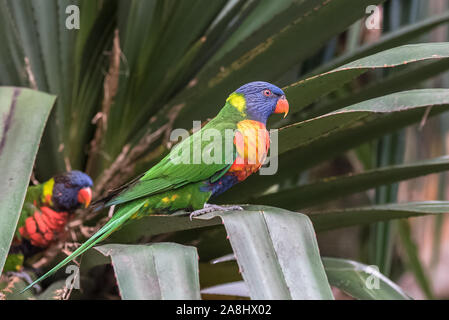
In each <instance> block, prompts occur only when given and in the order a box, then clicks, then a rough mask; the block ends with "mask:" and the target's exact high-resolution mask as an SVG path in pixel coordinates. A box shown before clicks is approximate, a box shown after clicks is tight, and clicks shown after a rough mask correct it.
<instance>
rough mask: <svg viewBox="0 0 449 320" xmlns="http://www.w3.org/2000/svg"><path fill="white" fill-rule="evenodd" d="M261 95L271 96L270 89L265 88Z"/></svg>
mask: <svg viewBox="0 0 449 320" xmlns="http://www.w3.org/2000/svg"><path fill="white" fill-rule="evenodd" d="M263 95H264V96H266V97H269V96H271V91H270V90H268V89H266V90H264V91H263Z"/></svg>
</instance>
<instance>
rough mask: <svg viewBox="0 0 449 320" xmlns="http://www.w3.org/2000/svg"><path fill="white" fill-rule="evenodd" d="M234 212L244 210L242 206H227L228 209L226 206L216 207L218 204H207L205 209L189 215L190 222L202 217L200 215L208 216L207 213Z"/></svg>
mask: <svg viewBox="0 0 449 320" xmlns="http://www.w3.org/2000/svg"><path fill="white" fill-rule="evenodd" d="M233 210H238V211H241V210H243V208H242V207H240V206H226V207H224V206H219V205H216V204H209V203H206V204H205V205H204V208H203V209H199V210H195V211H193V212H192V213H191V214H190V215H189V218H190V221H192V218H193V217H197V216H200V215H203V214H206V213H210V212H214V211H233Z"/></svg>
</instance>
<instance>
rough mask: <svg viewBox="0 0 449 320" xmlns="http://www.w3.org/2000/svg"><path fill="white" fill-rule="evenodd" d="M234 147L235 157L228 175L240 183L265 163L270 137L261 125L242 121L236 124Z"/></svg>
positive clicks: (251, 121)
mask: <svg viewBox="0 0 449 320" xmlns="http://www.w3.org/2000/svg"><path fill="white" fill-rule="evenodd" d="M234 145H235V147H236V150H237V157H236V159H235V161H234V163H233V164H232V166H231V167H230V168H229V171H228V173H229V174H234V175H236V176H237V178H238V179H239V181H242V180H245V179H246V178H247V177H248V176H249V175H251V174H253V173H255V172H257V171H258V170H259V169H260V167H261V166H262V164H263V163H264V162H265V159H266V157H267V153H268V149H269V148H270V135H269V133H268V131H267V129H266V127H265V125H264V124H263V123H261V122H259V121H254V120H243V121H240V122H239V123H238V124H237V131H236V133H235V135H234Z"/></svg>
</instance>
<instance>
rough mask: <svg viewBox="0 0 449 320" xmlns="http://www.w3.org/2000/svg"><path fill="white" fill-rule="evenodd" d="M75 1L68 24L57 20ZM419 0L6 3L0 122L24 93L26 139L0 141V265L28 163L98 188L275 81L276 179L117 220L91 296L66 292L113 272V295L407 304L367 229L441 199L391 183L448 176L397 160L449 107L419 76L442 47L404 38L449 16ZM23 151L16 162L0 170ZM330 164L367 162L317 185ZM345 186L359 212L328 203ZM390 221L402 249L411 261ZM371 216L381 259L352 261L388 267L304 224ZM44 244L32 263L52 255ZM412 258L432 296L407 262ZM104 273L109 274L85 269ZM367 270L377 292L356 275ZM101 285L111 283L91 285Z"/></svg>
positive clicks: (421, 211) (443, 208)
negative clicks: (213, 205) (242, 91)
mask: <svg viewBox="0 0 449 320" xmlns="http://www.w3.org/2000/svg"><path fill="white" fill-rule="evenodd" d="M73 4H74V5H76V6H78V7H79V10H80V12H79V13H80V14H79V16H80V28H79V29H67V26H66V19H67V18H68V14H67V13H66V11H65V10H66V8H67V7H68V6H69V5H73ZM371 5H378V6H379V7H378V8H379V9H378V10H381V12H382V13H383V14H382V16H383V17H384V22H383V23H384V27H383V31H382V32H381V30H367V29H366V26H365V18H366V15H367V13H366V8H367V7H369V6H371ZM420 6H421V7H422V8H424V4H423V2H420V1H415V0H409V1H396V0H393V1H383V0H340V1H332V0H326V1H323V0H301V1H293V0H282V1H268V0H259V1H257V0H231V1H226V0H217V1H205V0H192V1H179V0H178V1H175V0H148V1H143V0H140V1H139V0H132V1H116V0H103V1H101V0H97V1H87V0H79V1H69V0H59V1H46V2H37V1H30V0H27V1H21V2H20V3H19V2H18V1H11V0H0V16H1V18H0V39H1V40H2V41H1V42H2V43H3V44H4V45H2V46H1V47H0V71H1V72H0V84H1V85H2V86H5V87H2V89H1V90H0V101H1V103H0V110H2V113H4V112H5V114H6V113H7V112H8V110H10V109H7V108H8V107H10V106H11V105H13V104H14V103H15V102H14V101H16V100H17V99H18V100H17V101H18V107H19V108H18V110H19V111H18V112H19V113H18V114H17V116H16V117H14V121H12V125H11V127H12V128H14V130H16V131H17V132H20V133H21V134H22V135H20V136H19V135H17V136H16V135H14V136H13V135H9V134H8V135H5V133H3V136H0V138H1V139H2V140H1V141H5V142H4V143H5V145H6V146H8V148H7V149H6V148H5V150H4V151H3V153H2V149H1V146H2V145H0V164H1V166H0V177H1V178H2V179H1V180H2V181H8V179H9V178H10V177H17V179H16V180H15V181H14V183H12V184H8V185H6V186H0V190H1V192H0V203H2V208H1V209H0V230H1V232H0V234H2V237H1V238H0V248H2V249H3V250H0V262H1V263H0V266H2V264H3V262H4V258H5V256H6V253H7V252H8V248H9V245H10V242H11V239H12V235H13V232H14V229H15V225H16V223H17V214H16V215H15V216H13V215H12V213H18V212H19V210H20V207H21V203H22V201H23V197H24V192H25V188H26V186H27V184H28V183H27V181H28V180H29V177H30V175H31V171H33V177H35V179H37V180H44V179H46V178H48V177H49V176H51V175H53V174H54V173H55V172H58V171H65V170H67V169H71V168H73V169H79V170H83V171H86V172H87V173H88V174H89V175H91V176H92V177H93V178H94V180H95V194H96V195H97V196H100V195H102V194H104V193H105V192H106V191H107V190H108V189H110V188H113V187H116V186H119V185H120V184H122V183H124V182H126V181H128V180H130V179H131V178H133V177H135V176H136V175H138V174H139V173H141V172H143V171H145V170H146V169H147V168H149V167H150V166H151V165H152V164H154V163H156V162H157V161H158V160H160V159H161V158H162V157H163V156H164V155H166V153H167V152H168V151H169V150H170V148H171V147H172V143H171V142H170V141H169V140H168V136H169V134H170V132H171V131H172V130H173V129H174V128H186V129H190V127H191V124H192V120H203V121H204V120H207V118H208V117H211V116H213V115H215V114H216V112H217V110H219V107H220V106H221V104H223V101H224V99H225V98H226V96H227V95H228V94H229V93H230V92H231V91H232V90H234V89H235V88H237V87H238V86H239V85H241V84H243V83H246V82H249V81H253V80H264V81H270V82H273V83H275V84H278V85H280V86H283V87H284V91H285V93H286V96H287V98H288V100H289V102H290V106H291V110H290V115H289V116H288V117H287V118H286V119H283V120H279V119H274V120H273V121H272V122H271V123H270V124H269V127H271V128H277V129H279V131H278V141H279V145H278V155H279V168H278V171H277V173H276V174H275V175H271V176H255V177H251V178H249V179H248V180H247V181H245V182H244V183H242V184H241V185H238V186H236V187H235V188H234V189H233V190H230V191H229V192H227V193H226V194H224V195H223V196H222V197H221V198H220V199H219V202H220V203H251V205H245V206H244V208H245V211H243V212H230V213H229V212H227V213H222V212H219V213H216V214H208V215H205V216H201V217H199V218H198V219H194V221H189V219H188V217H186V216H185V215H182V214H175V215H173V216H163V215H161V216H151V217H147V218H142V219H140V220H139V221H136V222H133V223H130V224H128V225H127V226H125V227H124V228H122V229H121V230H119V231H118V232H116V233H115V234H113V235H112V236H111V238H110V239H108V240H107V242H108V243H106V244H104V245H102V246H100V247H96V248H94V249H91V250H90V251H89V252H88V253H87V254H85V255H84V256H83V259H82V262H81V277H80V278H81V285H82V286H83V288H85V290H83V291H82V292H80V291H77V290H74V291H73V292H71V294H72V297H79V298H90V297H95V298H99V297H100V298H106V297H109V296H110V295H111V294H112V295H117V291H116V289H115V282H114V279H115V278H116V279H117V284H118V290H119V294H120V296H121V297H122V298H123V299H139V298H147V299H176V298H184V299H197V298H200V297H201V294H202V296H203V297H204V298H213V297H215V296H216V295H219V296H223V295H231V296H235V297H237V296H239V297H242V296H249V297H251V298H255V299H266V298H271V299H332V298H333V295H332V292H331V287H330V285H332V286H334V287H338V288H340V289H341V290H343V291H344V292H346V293H348V294H349V295H351V296H353V297H355V298H360V299H407V298H408V296H407V295H406V294H405V293H404V292H403V291H402V290H401V289H400V288H399V287H398V286H397V285H395V284H394V283H392V282H391V280H389V279H388V278H386V276H385V275H388V274H389V268H388V267H386V265H388V263H389V262H388V261H389V259H390V262H391V257H392V253H391V252H389V251H388V246H389V245H391V239H389V237H390V236H391V232H390V231H388V228H389V227H388V226H389V224H388V222H387V223H385V222H382V224H379V223H378V222H380V221H388V220H392V219H405V218H408V217H414V216H419V215H429V214H443V213H445V212H447V211H448V208H449V202H446V201H425V200H426V199H422V200H423V201H422V202H414V203H398V202H397V201H396V197H395V192H394V189H395V188H394V185H393V187H392V186H391V185H392V184H394V183H397V182H398V181H402V180H406V179H411V178H414V177H418V176H423V175H427V174H430V173H437V172H443V171H445V170H447V169H448V168H449V159H448V158H447V157H439V158H432V159H424V160H419V161H416V162H410V163H403V162H402V160H401V156H400V154H401V150H402V149H401V143H402V142H401V140H400V139H399V137H400V136H401V133H400V129H402V128H405V127H406V126H409V125H412V124H415V123H419V122H423V123H424V121H425V120H426V119H428V118H430V117H432V116H438V115H440V114H441V113H443V112H445V111H447V110H448V109H449V90H448V89H442V88H429V87H427V86H426V82H425V81H426V80H428V79H431V78H432V77H435V76H437V75H439V74H440V73H442V72H444V71H446V70H448V69H449V60H448V59H447V58H449V43H447V42H438V43H436V42H433V43H420V42H419V41H417V40H416V39H419V38H420V37H422V36H423V35H426V33H428V32H429V31H431V30H433V29H434V28H436V27H438V26H441V25H443V24H445V23H447V22H449V12H447V11H446V12H443V13H441V14H439V15H428V16H421V17H418V14H417V13H418V12H425V11H423V10H419V7H420ZM422 8H421V9H422ZM335 17H338V19H336V18H335ZM369 18H370V19H372V18H373V17H369ZM392 21H393V22H395V21H399V22H400V23H399V24H398V25H397V26H394V25H393V24H392ZM381 33H382V34H381ZM380 34H381V35H380ZM379 35H380V37H379ZM370 37H374V38H375V40H374V41H367V40H366V39H369V38H370ZM361 39H362V40H361ZM7 86H14V87H28V88H32V89H35V90H39V91H42V92H47V93H50V94H51V95H53V97H52V96H49V95H47V94H44V93H38V92H35V91H30V90H28V89H23V90H19V89H14V88H11V87H7ZM17 92H19V93H17ZM15 94H18V97H19V98H17V97H16V96H15ZM54 96H56V97H57V99H56V102H55V104H54V106H53V110H52V112H51V114H50V116H49V119H48V121H47V124H46V126H45V131H44V133H43V137H42V140H41V141H40V147H39V151H38V152H37V156H36V161H35V163H34V156H35V154H36V151H37V146H38V143H39V138H40V133H41V132H42V129H43V125H44V123H45V121H46V118H47V115H48V111H49V108H50V107H51V105H52V102H53V100H52V99H54ZM31 108H33V110H32V113H33V114H35V117H33V119H32V121H30V119H27V114H29V113H30V109H31ZM423 119H424V120H423ZM27 120H28V122H33V123H35V125H36V128H35V129H33V130H34V131H33V130H31V129H29V128H28V122H27ZM5 128H7V126H6V125H3V132H7V130H6V129H5ZM398 132H399V133H398ZM13 137H14V138H13ZM374 142H378V145H374ZM18 153H20V154H26V156H27V159H26V160H24V161H20V163H15V166H14V167H11V165H12V163H13V162H16V161H17V154H18ZM375 157H377V159H378V160H377V161H373V160H372V159H373V158H375ZM336 158H338V159H344V161H346V163H353V164H354V163H356V164H359V165H360V167H362V168H363V170H362V171H361V172H360V171H359V172H357V173H352V174H340V175H338V174H337V175H335V176H331V177H329V176H326V177H321V178H316V175H315V173H316V170H314V168H316V166H317V165H319V164H321V165H323V164H327V165H329V164H331V163H332V161H333V160H334V159H336ZM33 163H34V169H33V170H32V168H33ZM385 185H387V186H390V187H388V189H381V188H380V187H381V186H385ZM373 188H377V189H376V194H375V196H374V197H373V195H372V193H369V192H368V191H369V190H370V189H373ZM354 194H362V195H363V200H362V201H361V202H360V203H359V205H357V206H354V205H347V204H344V205H341V203H338V204H337V205H335V201H334V200H336V199H340V198H343V197H346V199H348V198H350V196H352V195H354ZM6 195H14V197H11V196H8V197H6ZM4 204H5V205H4ZM281 208H282V209H281ZM289 210H291V211H289ZM297 211H301V212H304V213H305V214H302V213H299V212H297ZM105 219H107V212H101V213H100V214H99V213H91V212H81V213H79V215H78V216H77V218H76V219H75V221H73V222H72V224H71V231H72V237H73V239H72V241H73V242H78V241H80V240H82V239H84V238H86V236H87V235H88V233H90V232H91V231H92V230H91V229H96V228H98V226H100V225H101V224H102V223H103V222H104V221H105ZM401 221H403V223H401V224H402V227H400V228H401V229H400V234H401V238H402V240H403V241H404V243H408V244H409V246H407V248H408V249H409V250H407V254H408V256H409V257H412V258H413V257H416V252H415V251H416V250H415V248H414V247H413V243H412V242H411V237H410V235H408V234H407V225H406V220H401ZM404 221H405V222H404ZM374 223H377V224H374ZM367 224H373V225H374V227H372V230H371V231H370V233H371V235H372V237H373V239H372V240H371V243H370V246H372V248H371V250H372V251H374V252H378V251H379V252H380V253H379V254H378V255H377V258H374V259H371V260H369V259H367V260H366V261H364V262H365V263H369V264H376V265H378V266H379V267H380V269H381V271H382V272H383V273H384V274H385V275H383V274H381V273H379V271H378V270H377V269H375V268H373V267H368V266H367V265H365V264H363V263H361V262H355V261H351V260H345V259H336V258H327V257H324V258H321V257H320V254H319V251H318V245H317V241H316V237H315V233H314V232H320V231H324V230H332V229H338V228H342V227H347V226H358V225H367ZM223 225H224V226H223ZM385 230H386V231H385ZM227 239H229V241H228V240H227ZM139 243H140V244H139ZM148 243H150V245H148ZM62 245H63V244H60V245H59V247H57V249H58V250H59V249H60V248H61V247H62ZM58 250H56V251H58ZM54 252H55V250H53V251H51V252H47V253H46V254H45V255H44V257H42V258H41V259H40V260H39V261H37V263H40V264H39V266H40V267H43V268H48V267H49V266H51V265H52V264H54V261H53V259H50V258H54V254H52V253H54ZM229 254H231V255H229ZM198 256H199V258H200V259H199V260H198ZM220 257H222V258H220ZM217 258H218V260H214V261H213V263H210V261H211V260H213V259H217ZM110 261H112V262H113V270H112V271H111V269H110V268H109V267H108V264H109V263H110ZM411 261H413V263H412V266H413V268H412V270H413V271H414V274H415V275H416V277H417V278H418V279H420V284H421V285H422V288H423V290H424V291H425V292H426V293H427V294H428V296H429V297H431V296H432V290H431V289H430V288H429V286H428V281H427V280H426V277H425V275H424V273H425V272H424V271H423V267H422V265H421V264H420V263H419V259H411ZM199 270H201V272H200V273H198V271H199ZM112 272H113V273H115V278H114V277H112ZM99 273H101V274H106V276H104V277H102V278H101V280H99V277H94V276H93V275H94V274H99ZM148 274H150V275H151V277H148ZM199 275H201V276H199ZM217 275H220V276H217ZM65 276H66V275H62V274H61V275H59V277H58V276H56V279H58V278H59V279H61V278H62V277H65ZM150 278H151V279H153V280H151V279H150ZM154 279H156V280H157V281H156V280H154ZM242 279H243V280H244V282H241V280H242ZM372 279H375V281H374V282H375V283H376V285H375V286H374V287H373V286H370V285H367V281H368V282H369V281H371V280H372ZM376 279H377V280H376ZM100 281H102V283H103V286H104V283H106V284H109V286H108V285H106V286H104V289H103V290H102V291H101V293H98V285H99V284H98V283H99V282H100ZM376 281H377V282H376ZM174 284H175V285H174ZM14 286H15V287H14V290H12V293H11V292H9V293H8V294H7V298H8V297H9V298H29V297H31V296H33V293H32V292H27V293H26V294H24V295H21V296H19V295H17V294H16V291H17V290H20V289H22V288H23V287H24V283H21V282H17V283H15V284H14ZM45 287H47V289H46V290H45V291H44V292H43V293H41V294H40V295H37V296H36V298H42V299H43V298H49V297H54V296H55V292H56V296H57V297H59V298H60V297H61V296H63V297H67V296H68V295H69V294H68V293H69V291H67V288H65V281H64V280H59V281H55V278H52V279H50V282H47V283H45ZM64 288H65V291H64V290H63V289H64ZM96 289H97V290H96ZM61 290H62V291H61ZM201 290H202V291H201ZM94 292H96V293H95V294H94Z"/></svg>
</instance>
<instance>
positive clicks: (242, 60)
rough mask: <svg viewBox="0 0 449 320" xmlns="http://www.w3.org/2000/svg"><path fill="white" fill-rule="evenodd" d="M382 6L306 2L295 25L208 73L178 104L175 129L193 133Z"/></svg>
mask: <svg viewBox="0 0 449 320" xmlns="http://www.w3.org/2000/svg"><path fill="white" fill-rule="evenodd" d="M381 2H383V0H375V1H373V0H346V1H321V0H313V1H305V2H304V7H302V6H301V5H296V6H297V9H298V10H299V13H300V15H299V16H298V17H297V18H295V19H292V20H289V23H288V25H286V26H285V27H284V28H282V29H281V30H280V31H279V32H277V33H276V34H274V35H271V36H269V37H266V38H264V39H263V41H261V40H260V39H259V38H258V37H255V39H258V42H257V43H253V42H252V41H251V39H250V41H244V42H242V43H241V46H237V47H236V48H234V49H233V50H231V52H229V53H228V54H226V55H225V56H224V57H223V58H222V59H219V60H218V61H217V62H216V63H214V64H213V65H211V66H209V67H207V68H205V69H204V70H202V71H201V72H200V73H199V74H198V76H197V77H196V79H197V84H196V85H195V86H194V87H192V88H189V89H188V90H186V91H185V92H184V93H182V94H180V95H179V96H178V97H177V98H176V99H174V100H173V101H172V105H176V104H179V103H185V104H186V105H185V107H184V108H183V109H182V110H181V112H180V114H179V117H178V119H179V121H177V123H175V125H176V126H180V127H184V128H185V127H187V128H190V127H191V119H204V118H205V117H209V116H212V115H214V113H215V110H216V109H215V107H217V108H218V107H219V106H221V105H223V102H224V101H225V99H226V97H227V95H229V92H230V90H231V91H232V90H235V89H237V88H238V87H239V86H240V85H242V84H244V83H246V82H249V81H254V80H260V79H264V80H265V81H272V82H273V81H276V80H277V79H279V77H280V76H282V74H284V73H285V72H286V71H288V70H290V69H291V68H292V67H293V66H295V65H298V64H299V63H300V62H301V61H304V60H305V59H306V58H307V57H309V56H311V55H313V54H314V53H315V52H316V51H317V50H318V49H320V48H321V47H322V46H323V45H324V44H325V43H326V41H327V40H329V39H330V38H332V36H334V35H336V34H338V33H340V32H342V31H344V30H345V29H346V28H347V27H348V26H350V25H351V24H352V23H353V22H355V21H356V20H358V19H359V18H361V17H363V16H364V15H365V8H366V7H367V6H368V5H372V4H378V3H381ZM292 6H295V5H294V4H293V5H292ZM285 14H286V15H288V14H289V12H286V13H285ZM338 15H344V16H345V18H344V19H334V17H335V16H338ZM275 18H277V19H279V17H275ZM310 30H314V32H310ZM305 43H307V45H304V44H305ZM286 48H288V50H286ZM265 66H270V67H265ZM214 106H215V107H214Z"/></svg>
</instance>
